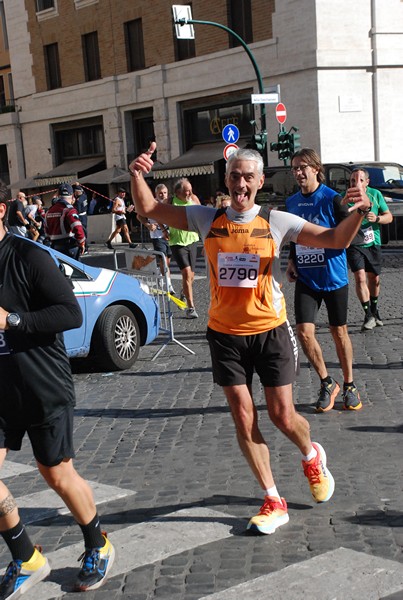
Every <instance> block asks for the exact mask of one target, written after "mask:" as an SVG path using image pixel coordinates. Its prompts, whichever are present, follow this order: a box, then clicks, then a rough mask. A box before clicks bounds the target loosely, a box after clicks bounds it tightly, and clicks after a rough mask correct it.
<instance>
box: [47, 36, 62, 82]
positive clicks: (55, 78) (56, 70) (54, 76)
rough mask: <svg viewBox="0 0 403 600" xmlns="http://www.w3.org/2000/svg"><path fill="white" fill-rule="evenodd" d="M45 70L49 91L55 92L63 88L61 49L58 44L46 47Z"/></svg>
mask: <svg viewBox="0 0 403 600" xmlns="http://www.w3.org/2000/svg"><path fill="white" fill-rule="evenodd" d="M44 51H45V70H46V81H47V84H48V90H55V89H56V88H59V87H61V86H62V78H61V76H60V62H59V48H58V45H57V43H56V44H48V45H47V46H45V47H44Z"/></svg>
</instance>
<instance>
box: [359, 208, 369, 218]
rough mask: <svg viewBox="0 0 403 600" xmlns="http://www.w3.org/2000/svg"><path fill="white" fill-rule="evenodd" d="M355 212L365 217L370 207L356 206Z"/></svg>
mask: <svg viewBox="0 0 403 600" xmlns="http://www.w3.org/2000/svg"><path fill="white" fill-rule="evenodd" d="M357 212H358V214H359V215H363V216H364V217H366V216H367V214H368V213H370V212H371V207H370V206H368V208H357Z"/></svg>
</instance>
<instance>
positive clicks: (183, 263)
mask: <svg viewBox="0 0 403 600" xmlns="http://www.w3.org/2000/svg"><path fill="white" fill-rule="evenodd" d="M197 245H198V242H193V244H189V245H188V246H178V245H175V246H171V250H172V257H173V258H174V259H175V261H176V263H177V265H178V267H179V269H180V270H181V271H182V269H186V267H190V268H191V269H192V271H193V273H194V272H195V270H196V259H197Z"/></svg>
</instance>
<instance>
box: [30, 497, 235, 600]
mask: <svg viewBox="0 0 403 600" xmlns="http://www.w3.org/2000/svg"><path fill="white" fill-rule="evenodd" d="M238 522H239V519H237V518H235V517H233V516H231V515H226V514H224V513H220V512H216V511H213V510H209V509H207V508H192V509H185V510H180V511H177V512H174V513H170V514H167V515H164V516H163V517H159V518H157V519H152V520H151V521H148V522H146V523H139V524H137V525H132V526H130V527H126V528H124V529H121V530H119V531H115V532H113V533H111V534H110V535H109V536H108V537H109V539H110V540H111V542H112V543H113V545H114V547H115V550H116V558H115V563H114V565H113V567H112V570H111V573H110V577H114V576H116V575H121V574H123V573H127V572H130V571H133V569H137V568H139V567H141V566H144V565H147V564H152V563H154V562H156V561H159V560H163V559H164V558H167V557H168V556H172V555H174V554H179V553H181V552H184V551H186V550H190V549H191V548H196V547H198V546H202V545H203V544H209V543H211V542H215V541H217V540H220V539H224V538H226V537H229V536H231V535H233V534H232V528H233V527H234V525H236V524H237V523H238ZM82 551H83V545H82V544H73V545H70V546H66V547H65V548H61V549H60V550H57V551H56V552H51V553H49V554H46V556H47V558H48V559H49V562H50V565H51V567H52V571H51V573H50V575H49V577H48V578H47V580H46V581H42V582H41V583H38V584H37V585H36V586H35V587H34V588H32V590H31V591H29V592H27V593H26V594H24V600H38V598H40V600H50V599H51V598H61V597H63V596H64V595H65V594H67V593H68V592H71V591H72V584H73V583H74V580H75V576H76V574H77V572H78V569H79V566H78V565H77V562H76V560H77V558H78V557H79V556H80V554H81V552H82Z"/></svg>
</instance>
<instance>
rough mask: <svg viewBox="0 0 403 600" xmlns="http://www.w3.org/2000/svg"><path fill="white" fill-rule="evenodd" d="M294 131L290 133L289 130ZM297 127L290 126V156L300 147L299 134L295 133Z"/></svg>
mask: <svg viewBox="0 0 403 600" xmlns="http://www.w3.org/2000/svg"><path fill="white" fill-rule="evenodd" d="M292 131H293V132H294V133H291V132H292ZM297 131H298V128H297V127H291V129H290V131H289V133H290V138H291V139H290V150H291V154H290V157H291V156H292V155H293V154H294V152H297V150H299V149H300V148H301V142H300V139H301V136H300V134H299V133H297Z"/></svg>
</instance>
